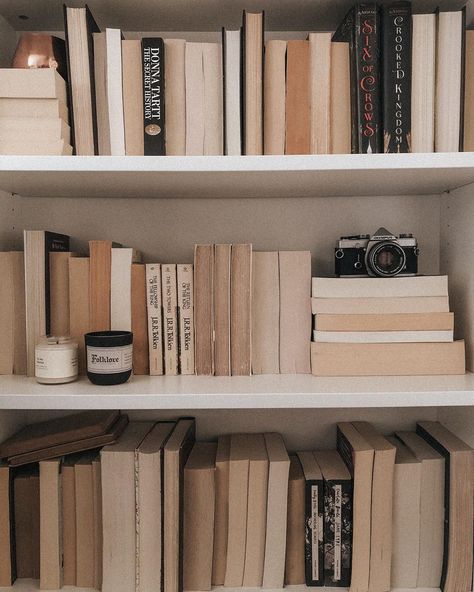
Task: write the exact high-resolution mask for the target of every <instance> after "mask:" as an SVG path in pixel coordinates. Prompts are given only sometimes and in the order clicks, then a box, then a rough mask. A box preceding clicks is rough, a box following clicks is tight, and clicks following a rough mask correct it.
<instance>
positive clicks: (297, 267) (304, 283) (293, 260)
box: [279, 251, 311, 374]
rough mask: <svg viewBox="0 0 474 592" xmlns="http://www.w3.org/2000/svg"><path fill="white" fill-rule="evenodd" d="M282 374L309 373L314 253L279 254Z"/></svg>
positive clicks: (291, 252)
mask: <svg viewBox="0 0 474 592" xmlns="http://www.w3.org/2000/svg"><path fill="white" fill-rule="evenodd" d="M279 263H280V373H281V374H309V373H310V372H311V365H310V342H311V298H310V296H311V253H310V252H309V251H280V252H279Z"/></svg>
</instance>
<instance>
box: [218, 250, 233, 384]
mask: <svg viewBox="0 0 474 592" xmlns="http://www.w3.org/2000/svg"><path fill="white" fill-rule="evenodd" d="M231 248H232V245H214V340H215V341H214V371H215V375H216V376H230V254H231Z"/></svg>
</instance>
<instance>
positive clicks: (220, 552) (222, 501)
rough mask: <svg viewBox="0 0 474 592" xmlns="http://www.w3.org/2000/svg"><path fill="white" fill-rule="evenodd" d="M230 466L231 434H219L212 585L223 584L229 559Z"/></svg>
mask: <svg viewBox="0 0 474 592" xmlns="http://www.w3.org/2000/svg"><path fill="white" fill-rule="evenodd" d="M229 467H230V436H229V435H225V436H219V438H218V439H217V453H216V476H215V479H216V506H215V516H214V553H213V559H212V585H213V586H223V585H224V579H225V568H226V561H227V533H228V530H229V514H228V512H229Z"/></svg>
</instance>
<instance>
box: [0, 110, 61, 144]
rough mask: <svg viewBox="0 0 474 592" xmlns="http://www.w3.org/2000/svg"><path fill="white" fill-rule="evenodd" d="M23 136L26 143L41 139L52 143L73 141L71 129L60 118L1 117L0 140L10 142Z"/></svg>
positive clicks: (4, 142)
mask: <svg viewBox="0 0 474 592" xmlns="http://www.w3.org/2000/svg"><path fill="white" fill-rule="evenodd" d="M18 138H21V139H22V141H23V142H25V144H27V143H28V142H30V141H33V142H34V141H36V140H38V139H39V140H41V141H43V142H45V143H52V142H56V141H58V140H64V142H65V143H66V144H70V143H71V129H70V127H69V125H68V124H67V123H66V122H65V121H63V120H62V119H59V118H54V119H52V118H48V119H46V118H45V119H39V118H37V117H30V118H25V117H23V118H21V117H13V116H12V117H0V141H1V142H2V144H9V143H10V142H15V141H16V140H18Z"/></svg>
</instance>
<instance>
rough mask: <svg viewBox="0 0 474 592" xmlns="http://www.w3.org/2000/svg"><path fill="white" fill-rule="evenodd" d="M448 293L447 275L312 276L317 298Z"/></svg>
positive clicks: (314, 295)
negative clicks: (391, 276)
mask: <svg viewBox="0 0 474 592" xmlns="http://www.w3.org/2000/svg"><path fill="white" fill-rule="evenodd" d="M447 295H448V276H447V275H425V276H422V275H420V276H412V277H393V278H378V277H377V278H375V277H374V278H372V277H363V278H359V277H353V278H313V279H312V296H313V298H406V297H409V298H413V297H420V296H423V297H424V296H447Z"/></svg>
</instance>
